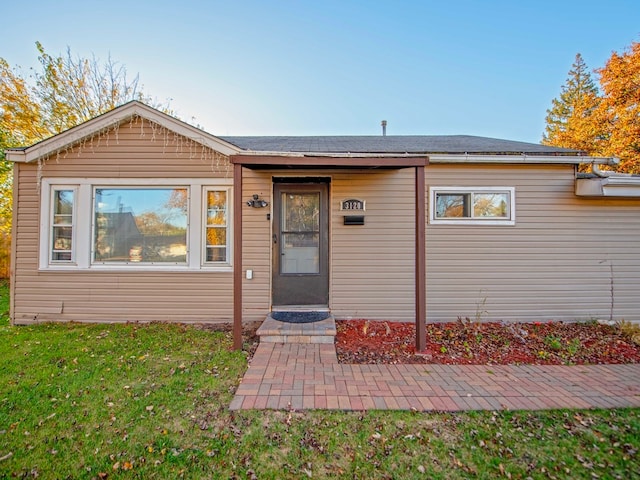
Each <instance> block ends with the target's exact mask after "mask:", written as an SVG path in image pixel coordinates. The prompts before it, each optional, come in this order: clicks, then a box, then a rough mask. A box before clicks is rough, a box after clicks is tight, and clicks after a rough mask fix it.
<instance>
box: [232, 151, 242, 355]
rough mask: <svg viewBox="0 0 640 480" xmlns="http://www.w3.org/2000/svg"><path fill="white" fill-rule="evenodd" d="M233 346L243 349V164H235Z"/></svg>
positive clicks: (236, 348)
mask: <svg viewBox="0 0 640 480" xmlns="http://www.w3.org/2000/svg"><path fill="white" fill-rule="evenodd" d="M233 348H234V350H242V165H241V164H239V163H235V164H234V165H233Z"/></svg>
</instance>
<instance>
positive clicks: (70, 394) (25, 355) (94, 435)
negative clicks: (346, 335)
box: [0, 284, 640, 479]
mask: <svg viewBox="0 0 640 480" xmlns="http://www.w3.org/2000/svg"><path fill="white" fill-rule="evenodd" d="M0 289H1V291H0V293H1V296H2V299H1V301H0V315H2V319H1V320H0V358H1V359H2V360H1V362H2V364H1V367H2V368H0V478H36V477H37V478H41V479H43V478H44V479H61V478H96V479H100V478H102V479H105V478H109V479H113V478H145V479H146V478H166V479H174V478H259V479H263V478H273V479H276V478H366V479H369V478H374V479H375V478H447V479H449V478H472V477H473V478H501V477H502V478H529V477H530V478H624V479H628V478H634V477H637V478H640V459H639V457H638V453H637V450H638V448H640V410H639V409H620V410H598V411H550V412H472V413H463V414H441V413H416V412H367V413H362V412H327V411H311V412H295V411H292V412H288V411H243V412H229V411H228V409H227V407H228V405H229V403H230V401H231V399H232V397H233V392H234V390H235V387H236V385H237V384H238V382H239V381H240V378H241V377H242V374H243V373H244V371H245V369H246V365H247V360H246V355H245V354H243V353H239V352H232V351H231V350H230V347H231V344H232V342H231V337H230V334H228V333H224V332H211V331H208V330H202V329H197V328H193V327H185V326H180V325H163V324H150V325H136V324H128V325H78V324H69V325H67V324H60V325H51V324H43V325H34V326H28V327H24V326H23V327H12V326H10V325H9V322H8V319H7V310H8V306H7V301H6V296H7V293H8V289H7V287H6V285H5V284H3V285H2V286H1V287H0Z"/></svg>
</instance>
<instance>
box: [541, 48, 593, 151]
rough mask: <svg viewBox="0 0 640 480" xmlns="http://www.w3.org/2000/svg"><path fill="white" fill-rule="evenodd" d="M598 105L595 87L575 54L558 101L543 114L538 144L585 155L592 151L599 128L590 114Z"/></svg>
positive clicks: (554, 100) (555, 100)
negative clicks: (543, 122) (542, 133)
mask: <svg viewBox="0 0 640 480" xmlns="http://www.w3.org/2000/svg"><path fill="white" fill-rule="evenodd" d="M599 102H600V98H599V96H598V87H597V86H596V84H595V83H594V81H593V78H592V77H591V73H590V72H589V70H588V68H587V65H586V63H585V62H584V60H583V59H582V55H580V54H579V53H578V54H576V59H575V61H574V62H573V65H572V67H571V70H569V74H568V77H567V81H566V82H565V84H564V85H563V86H562V90H561V93H560V97H559V98H554V99H553V100H552V102H551V105H552V106H551V108H550V109H549V110H547V117H546V128H545V133H544V136H543V138H542V143H543V144H545V145H552V146H556V147H564V148H573V149H577V150H583V151H585V152H588V153H593V152H594V151H596V150H597V144H598V142H599V140H600V138H601V132H600V130H601V128H600V127H599V124H600V122H598V121H597V119H596V117H595V116H594V112H595V111H596V108H597V106H598V104H599Z"/></svg>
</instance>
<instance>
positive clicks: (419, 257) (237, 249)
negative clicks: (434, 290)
mask: <svg viewBox="0 0 640 480" xmlns="http://www.w3.org/2000/svg"><path fill="white" fill-rule="evenodd" d="M229 160H230V162H231V164H232V165H233V183H234V187H235V188H234V195H233V202H234V211H235V212H236V215H234V232H235V235H234V252H233V259H234V274H233V345H234V348H235V349H237V350H240V349H242V281H243V254H242V223H243V222H242V211H243V205H244V201H243V198H242V186H243V175H242V170H243V168H248V169H264V168H296V169H309V168H326V169H335V168H340V169H342V168H352V169H377V168H380V169H399V168H414V169H415V192H414V193H415V253H414V255H415V282H414V284H415V322H416V351H418V352H422V351H424V350H425V348H426V311H427V308H426V220H425V219H426V213H425V210H426V192H425V167H426V166H427V165H428V164H429V157H428V156H426V155H401V156H398V155H393V156H388V155H375V154H374V155H349V154H344V155H326V156H325V155H311V156H309V155H300V154H294V155H251V154H248V155H244V154H240V155H231V156H230V157H229Z"/></svg>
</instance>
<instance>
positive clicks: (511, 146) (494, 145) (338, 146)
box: [220, 135, 580, 156]
mask: <svg viewBox="0 0 640 480" xmlns="http://www.w3.org/2000/svg"><path fill="white" fill-rule="evenodd" d="M220 138H222V139H223V140H225V141H226V142H229V143H231V144H233V145H236V146H237V147H239V148H241V149H243V150H248V151H254V152H282V153H323V154H327V153H339V154H344V153H371V154H433V153H438V154H465V153H466V154H470V155H472V154H503V155H523V154H525V155H571V156H575V155H578V154H579V153H580V152H579V151H578V150H569V149H566V148H558V147H549V146H546V145H540V144H536V143H526V142H515V141H510V140H499V139H496V138H486V137H475V136H471V135H393V136H391V135H389V136H382V135H380V136H373V135H371V136H321V137H312V136H306V137H230V136H224V137H220Z"/></svg>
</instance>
